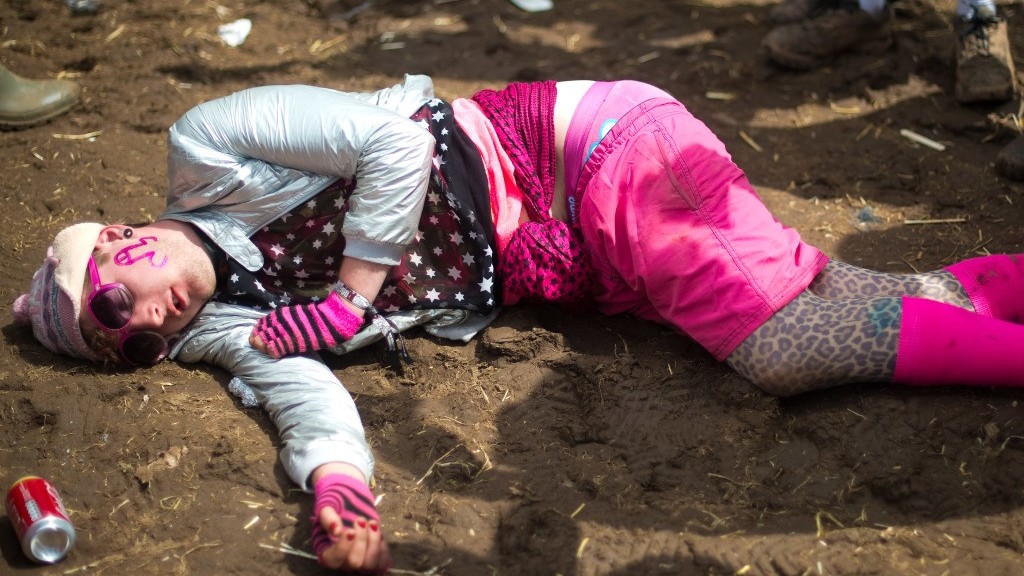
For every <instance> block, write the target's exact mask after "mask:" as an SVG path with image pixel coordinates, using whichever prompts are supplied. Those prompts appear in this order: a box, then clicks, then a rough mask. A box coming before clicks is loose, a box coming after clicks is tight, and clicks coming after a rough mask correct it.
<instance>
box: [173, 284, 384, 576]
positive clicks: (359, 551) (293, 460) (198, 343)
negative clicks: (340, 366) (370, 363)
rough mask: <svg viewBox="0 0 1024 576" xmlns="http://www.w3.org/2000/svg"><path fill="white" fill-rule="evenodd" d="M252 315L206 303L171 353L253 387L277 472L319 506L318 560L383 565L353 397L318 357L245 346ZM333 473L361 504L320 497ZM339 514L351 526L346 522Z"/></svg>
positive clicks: (369, 461) (367, 454)
mask: <svg viewBox="0 0 1024 576" xmlns="http://www.w3.org/2000/svg"><path fill="white" fill-rule="evenodd" d="M260 316H261V314H260V313H258V312H256V311H253V310H249V309H245V308H242V307H238V306H230V305H224V304H219V303H210V304H207V306H206V307H205V308H204V309H203V311H202V312H201V314H200V315H199V317H197V319H196V320H195V321H194V323H193V324H192V325H191V326H190V328H189V329H188V330H187V331H186V332H185V333H184V334H183V336H182V340H181V341H180V342H179V343H178V344H177V345H176V346H175V348H174V350H172V357H173V358H174V359H176V360H180V361H183V362H193V363H195V362H204V363H208V364H212V365H215V366H219V367H221V368H223V369H225V370H227V371H229V372H230V373H231V374H232V376H234V377H236V378H239V379H241V380H242V381H243V382H244V383H245V384H246V385H247V386H248V387H249V388H250V389H251V390H252V391H253V393H254V395H255V399H256V401H257V402H258V403H259V404H260V406H261V407H262V408H263V409H264V410H266V411H267V413H268V414H269V415H270V417H271V419H272V420H273V421H274V424H275V426H276V427H277V429H278V431H279V434H280V437H281V442H282V448H281V453H280V458H281V462H282V464H283V465H284V468H285V471H286V472H287V473H288V475H289V477H290V478H291V479H292V481H294V482H295V483H296V484H298V485H299V486H300V487H302V489H303V490H305V491H307V492H314V496H315V498H316V501H317V502H318V503H319V504H320V505H321V506H318V514H317V518H316V519H315V522H317V524H315V525H314V527H316V526H317V525H318V526H319V527H320V528H319V530H315V531H314V535H316V534H317V532H320V533H322V534H324V535H325V536H324V538H326V539H327V541H324V542H323V545H322V547H321V548H320V549H318V552H319V556H320V558H321V562H322V563H323V564H324V565H325V566H328V567H331V568H344V569H367V568H370V569H372V568H383V567H385V566H387V565H388V563H390V555H389V554H388V552H387V544H386V542H385V540H384V538H383V536H382V534H381V532H380V529H379V516H378V515H377V513H376V509H375V506H374V503H373V502H372V494H371V493H370V490H369V488H368V480H369V478H370V476H371V475H372V474H373V464H374V460H373V456H372V453H371V451H370V447H369V444H368V443H367V442H366V437H365V434H364V431H363V426H362V423H361V420H360V418H359V414H358V412H357V410H356V406H355V403H354V402H353V400H352V397H351V396H350V395H349V393H348V391H346V390H345V388H344V387H343V386H342V384H341V382H339V381H338V379H337V378H336V377H335V376H334V373H333V372H331V370H330V369H329V368H327V366H325V365H324V364H323V363H322V362H321V361H319V360H318V359H316V358H313V357H309V356H289V357H287V358H284V359H281V360H272V359H270V358H268V357H267V356H266V355H264V354H261V353H259V352H258V351H256V350H254V349H252V348H251V347H250V346H249V345H248V343H247V339H248V334H249V332H250V331H251V329H252V326H253V324H254V323H255V321H256V319H257V318H259V317H260ZM338 475H341V477H342V479H343V480H346V481H347V482H348V483H349V488H348V489H349V490H355V493H357V494H363V495H367V494H369V495H370V496H367V497H364V498H363V499H362V502H364V503H365V502H367V501H369V508H352V507H347V506H346V505H345V504H346V501H345V500H344V499H342V500H340V501H338V500H335V501H334V502H332V501H331V500H330V499H329V498H327V499H326V500H325V497H329V496H331V489H332V486H336V485H337V484H336V482H334V481H335V480H337V479H338ZM332 476H333V478H332ZM349 478H351V479H352V480H354V481H355V482H354V483H353V482H352V481H349V480H347V479H349ZM325 501H326V502H327V503H328V505H327V506H323V504H324V502H325ZM338 502H341V503H340V504H339V503H338ZM335 507H337V508H342V509H341V510H337V509H335ZM360 519H362V521H363V525H362V526H360V525H359V521H360ZM343 520H349V523H350V524H352V525H351V526H346V525H345V523H344V522H343ZM350 535H351V536H350Z"/></svg>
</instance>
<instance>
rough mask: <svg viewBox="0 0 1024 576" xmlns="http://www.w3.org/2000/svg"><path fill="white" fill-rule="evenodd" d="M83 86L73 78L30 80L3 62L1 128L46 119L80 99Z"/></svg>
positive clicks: (23, 126) (25, 124)
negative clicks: (12, 70)
mask: <svg viewBox="0 0 1024 576" xmlns="http://www.w3.org/2000/svg"><path fill="white" fill-rule="evenodd" d="M79 91H80V88H79V86H78V84H76V83H74V82H71V81H70V80H29V79H27V78H22V77H21V76H18V75H17V74H15V73H13V72H11V71H10V70H8V69H7V68H4V67H3V66H0V128H25V127H28V126H34V125H36V124H40V123H42V122H46V121H47V120H50V119H51V118H53V117H55V116H59V115H60V114H63V113H65V112H67V111H68V110H70V109H71V107H72V106H74V105H75V103H77V102H78V94H79Z"/></svg>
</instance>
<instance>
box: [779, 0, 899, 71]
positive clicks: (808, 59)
mask: <svg viewBox="0 0 1024 576" xmlns="http://www.w3.org/2000/svg"><path fill="white" fill-rule="evenodd" d="M819 8H821V10H820V11H819V12H820V13H818V14H816V15H813V14H812V17H811V18H809V19H805V20H803V21H801V22H797V23H793V24H783V25H781V26H776V27H775V28H773V29H772V30H771V31H770V32H768V34H766V35H765V37H764V40H762V41H761V47H762V49H763V50H764V52H765V54H767V56H768V58H769V59H770V60H771V61H773V62H775V63H776V64H780V65H782V66H785V67H787V68H792V69H794V70H811V69H814V68H817V67H819V66H821V65H822V64H824V63H825V61H827V60H828V59H829V58H831V57H833V56H835V55H836V54H839V53H840V52H843V51H845V50H848V49H849V48H851V47H853V46H855V45H857V44H859V43H861V42H863V41H866V40H868V39H871V38H874V37H875V36H876V35H878V34H880V33H882V31H883V30H884V29H885V26H884V24H885V18H884V17H883V18H876V17H874V16H872V15H870V14H868V13H867V12H865V11H863V10H861V9H860V7H859V6H858V5H857V3H856V2H841V3H835V2H829V3H828V5H824V4H823V5H821V6H820V7H819ZM815 11H818V10H815Z"/></svg>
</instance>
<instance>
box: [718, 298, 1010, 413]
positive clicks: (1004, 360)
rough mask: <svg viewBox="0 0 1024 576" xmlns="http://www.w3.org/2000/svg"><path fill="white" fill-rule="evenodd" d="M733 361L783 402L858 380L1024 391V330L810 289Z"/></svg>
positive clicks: (925, 305) (906, 303)
mask: <svg viewBox="0 0 1024 576" xmlns="http://www.w3.org/2000/svg"><path fill="white" fill-rule="evenodd" d="M726 362H727V363H728V364H729V366H731V367H732V368H733V369H735V370H736V371H737V372H738V373H739V374H740V375H741V376H743V377H745V378H747V379H748V380H750V381H751V382H752V383H754V384H755V385H757V386H759V387H760V388H762V389H764V390H765V391H767V392H769V393H772V394H776V395H780V396H788V395H792V394H798V393H801V392H807V391H810V390H818V389H823V388H831V387H834V386H839V385H842V384H850V383H855V382H893V383H897V384H905V385H912V386H939V385H957V384H959V385H994V386H1024V326H1021V325H1018V324H1013V323H1010V322H1005V321H1002V320H999V319H996V318H991V317H988V316H983V315H981V314H976V313H973V312H970V311H968V310H964V309H963V308H959V307H957V306H955V305H950V304H946V303H943V302H936V301H934V300H929V299H925V298H918V297H911V296H903V297H898V296H883V297H880V298H865V299H857V300H825V299H823V298H821V297H819V296H817V295H815V294H813V293H812V292H811V291H810V290H809V289H808V290H807V291H805V292H804V293H802V294H801V295H800V296H798V297H797V298H795V299H794V300H793V301H792V302H790V303H789V304H788V305H786V306H785V307H783V308H782V309H781V310H779V311H778V312H777V313H776V314H775V315H774V316H772V317H771V318H770V319H769V320H768V321H767V322H765V323H764V324H762V325H761V326H760V327H759V328H758V329H757V330H755V331H754V332H753V333H752V334H751V335H750V336H748V337H747V338H746V339H745V340H744V341H743V342H742V343H740V345H739V346H737V347H736V349H735V350H733V352H732V353H731V354H730V355H729V357H728V358H727V359H726Z"/></svg>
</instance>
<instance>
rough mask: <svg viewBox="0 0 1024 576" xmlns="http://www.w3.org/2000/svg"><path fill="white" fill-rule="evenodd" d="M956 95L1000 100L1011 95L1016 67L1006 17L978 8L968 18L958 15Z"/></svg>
mask: <svg viewBox="0 0 1024 576" xmlns="http://www.w3.org/2000/svg"><path fill="white" fill-rule="evenodd" d="M955 28H956V32H957V43H956V87H955V92H956V99H957V100H958V101H959V102H961V103H964V104H967V103H971V102H993V101H996V102H1000V101H1006V100H1009V99H1010V98H1013V93H1014V89H1015V87H1016V71H1015V70H1014V68H1013V56H1012V55H1011V54H1010V42H1009V39H1008V38H1007V33H1006V21H1005V20H1003V19H1002V18H1000V17H999V16H997V15H996V14H994V13H988V14H985V13H982V12H981V11H979V12H978V13H976V14H975V16H974V18H972V19H970V20H963V19H959V18H958V19H957V22H956V24H955Z"/></svg>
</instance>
